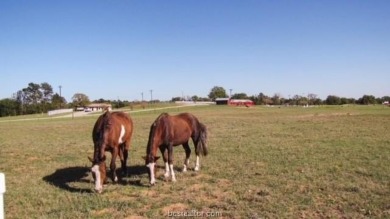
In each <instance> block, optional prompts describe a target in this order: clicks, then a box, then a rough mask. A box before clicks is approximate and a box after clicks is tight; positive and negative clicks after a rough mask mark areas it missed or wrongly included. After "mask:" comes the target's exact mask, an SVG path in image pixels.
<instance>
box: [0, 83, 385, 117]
mask: <svg viewBox="0 0 390 219" xmlns="http://www.w3.org/2000/svg"><path fill="white" fill-rule="evenodd" d="M229 96H230V98H232V99H250V100H252V101H253V102H254V103H255V104H256V105H342V104H364V105H368V104H382V103H383V102H385V101H390V97H389V96H384V97H380V98H379V97H375V96H373V95H363V96H362V97H361V98H358V99H354V98H345V97H338V96H335V95H329V96H328V97H327V98H326V99H325V100H322V99H320V98H318V96H317V95H316V94H312V93H309V94H308V95H307V96H305V95H293V96H290V95H289V97H288V98H286V97H283V96H282V95H280V94H274V95H272V96H268V95H266V94H264V93H259V94H258V95H251V96H248V95H247V94H246V93H234V94H230V95H228V94H227V92H226V90H225V89H224V88H223V87H220V86H214V87H213V88H211V90H210V92H209V94H208V97H198V96H196V95H194V96H191V97H173V98H172V99H171V101H172V102H174V101H182V100H191V101H215V99H216V98H228V97H229ZM138 102H139V101H132V102H130V101H127V100H125V101H122V100H105V99H102V98H100V99H98V100H93V101H90V100H89V97H88V96H87V95H85V94H83V93H76V94H74V95H73V97H72V99H71V102H69V103H68V102H67V101H66V99H65V98H64V97H62V96H61V94H58V93H55V92H54V91H53V87H52V86H51V85H50V84H49V83H47V82H43V83H40V84H37V83H33V82H30V83H29V84H28V85H27V87H25V88H22V89H21V90H19V91H17V92H16V93H15V94H13V96H12V97H11V98H5V99H1V100H0V117H3V116H15V115H26V114H36V113H47V112H48V111H49V110H55V109H61V108H77V107H85V106H87V105H88V104H90V103H109V104H111V105H112V106H113V108H122V107H125V106H130V107H131V106H132V105H133V104H137V103H138ZM152 102H160V101H159V100H153V101H152Z"/></svg>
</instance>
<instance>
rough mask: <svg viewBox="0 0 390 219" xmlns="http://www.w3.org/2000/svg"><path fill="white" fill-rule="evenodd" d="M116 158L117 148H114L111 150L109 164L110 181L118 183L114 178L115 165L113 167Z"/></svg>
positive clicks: (116, 178) (115, 177)
mask: <svg viewBox="0 0 390 219" xmlns="http://www.w3.org/2000/svg"><path fill="white" fill-rule="evenodd" d="M117 156H118V147H114V148H113V149H112V158H111V164H110V169H111V177H112V181H114V182H118V177H117V176H116V172H115V170H116V165H115V160H116V157H117Z"/></svg>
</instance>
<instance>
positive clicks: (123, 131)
mask: <svg viewBox="0 0 390 219" xmlns="http://www.w3.org/2000/svg"><path fill="white" fill-rule="evenodd" d="M125 133H126V130H125V126H124V125H121V134H120V135H119V139H118V142H119V144H122V143H123V139H122V138H123V136H125Z"/></svg>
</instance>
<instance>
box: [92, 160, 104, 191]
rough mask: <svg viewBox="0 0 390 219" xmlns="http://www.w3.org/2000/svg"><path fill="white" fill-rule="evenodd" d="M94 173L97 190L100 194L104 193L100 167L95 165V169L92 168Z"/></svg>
mask: <svg viewBox="0 0 390 219" xmlns="http://www.w3.org/2000/svg"><path fill="white" fill-rule="evenodd" d="M91 170H92V172H94V173H95V190H96V191H98V192H99V193H100V192H102V190H103V187H102V184H101V182H100V170H99V165H97V164H95V165H94V166H93V167H92V169H91Z"/></svg>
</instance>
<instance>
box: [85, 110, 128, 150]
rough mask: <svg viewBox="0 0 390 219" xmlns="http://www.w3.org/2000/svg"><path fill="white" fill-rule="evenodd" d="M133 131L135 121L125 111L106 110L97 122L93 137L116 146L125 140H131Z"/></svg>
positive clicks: (94, 139)
mask: <svg viewBox="0 0 390 219" xmlns="http://www.w3.org/2000/svg"><path fill="white" fill-rule="evenodd" d="M132 133H133V122H132V120H131V118H130V117H129V116H128V115H127V114H125V113H123V112H112V113H111V112H106V113H104V114H102V115H101V116H100V117H99V118H98V120H97V121H96V123H95V126H94V128H93V133H92V138H93V141H94V142H95V144H96V143H97V142H98V141H103V142H104V143H106V144H108V145H110V146H111V147H114V146H115V145H117V144H119V143H123V142H129V141H130V139H131V136H132Z"/></svg>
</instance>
